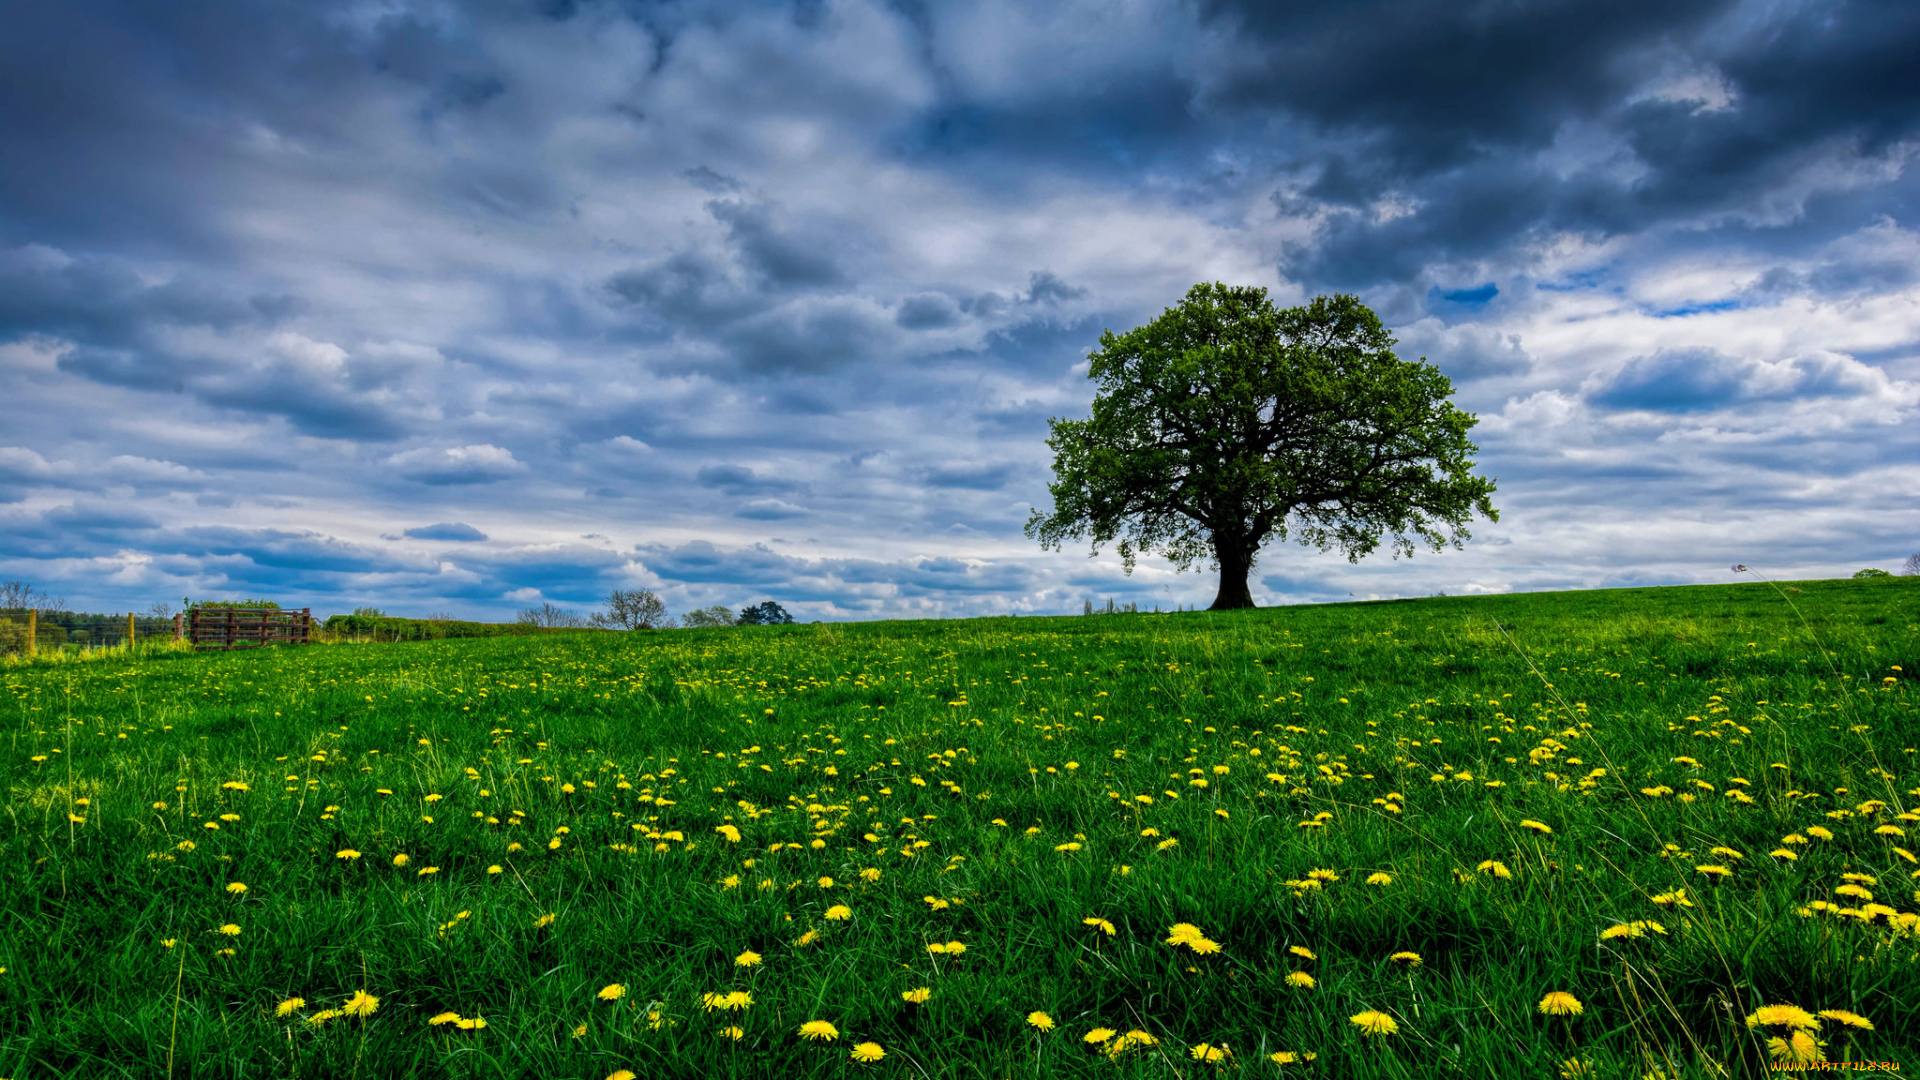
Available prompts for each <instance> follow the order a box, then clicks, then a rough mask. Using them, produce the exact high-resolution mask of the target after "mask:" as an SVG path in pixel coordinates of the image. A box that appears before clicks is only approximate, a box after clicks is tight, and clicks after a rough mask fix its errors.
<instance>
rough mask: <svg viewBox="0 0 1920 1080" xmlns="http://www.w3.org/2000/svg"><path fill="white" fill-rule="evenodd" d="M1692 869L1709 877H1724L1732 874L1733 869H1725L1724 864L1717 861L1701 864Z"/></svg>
mask: <svg viewBox="0 0 1920 1080" xmlns="http://www.w3.org/2000/svg"><path fill="white" fill-rule="evenodd" d="M1694 869H1695V870H1698V871H1700V872H1701V873H1703V874H1705V875H1707V876H1708V877H1710V878H1725V877H1732V876H1733V871H1731V870H1729V869H1727V868H1726V867H1724V866H1720V865H1718V864H1717V863H1706V864H1704V865H1701V866H1696V867H1694Z"/></svg>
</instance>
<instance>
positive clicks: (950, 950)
mask: <svg viewBox="0 0 1920 1080" xmlns="http://www.w3.org/2000/svg"><path fill="white" fill-rule="evenodd" d="M966 952H967V946H966V943H965V942H961V941H949V942H947V955H948V956H964V955H966Z"/></svg>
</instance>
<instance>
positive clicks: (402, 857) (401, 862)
mask: <svg viewBox="0 0 1920 1080" xmlns="http://www.w3.org/2000/svg"><path fill="white" fill-rule="evenodd" d="M393 865H395V866H405V865H407V853H406V852H404V851H403V852H401V853H400V854H398V855H395V856H394V857H393Z"/></svg>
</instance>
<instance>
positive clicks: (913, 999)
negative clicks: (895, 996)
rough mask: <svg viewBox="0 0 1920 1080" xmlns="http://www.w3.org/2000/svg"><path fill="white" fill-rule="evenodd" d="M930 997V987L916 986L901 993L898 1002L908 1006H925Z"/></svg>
mask: <svg viewBox="0 0 1920 1080" xmlns="http://www.w3.org/2000/svg"><path fill="white" fill-rule="evenodd" d="M932 996H933V988H932V987H930V986H916V987H914V988H913V989H911V990H903V991H901V993H900V1000H901V1001H904V1002H906V1003H908V1004H909V1005H925V1004H926V1003H927V999H928V998H930V997H932Z"/></svg>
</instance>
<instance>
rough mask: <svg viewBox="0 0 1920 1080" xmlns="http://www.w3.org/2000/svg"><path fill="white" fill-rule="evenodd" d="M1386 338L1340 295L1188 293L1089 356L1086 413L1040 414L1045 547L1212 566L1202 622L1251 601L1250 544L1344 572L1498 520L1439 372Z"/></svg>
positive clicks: (1037, 531)
mask: <svg viewBox="0 0 1920 1080" xmlns="http://www.w3.org/2000/svg"><path fill="white" fill-rule="evenodd" d="M1393 344H1394V341H1393V336H1392V335H1391V334H1390V333H1388V331H1387V329H1386V327H1384V326H1383V325H1381V323H1380V320H1379V318H1378V317H1377V316H1375V315H1374V313H1373V312H1372V311H1371V310H1369V309H1368V308H1367V307H1366V305H1364V304H1362V303H1361V302H1360V301H1359V300H1358V299H1357V298H1355V297H1352V296H1345V295H1336V296H1322V297H1318V298H1316V299H1314V300H1313V301H1312V302H1311V303H1309V304H1307V305H1305V306H1303V307H1293V308H1286V309H1280V308H1276V307H1275V306H1274V304H1273V302H1272V301H1271V300H1269V299H1268V298H1267V292H1266V290H1265V289H1261V288H1241V287H1229V286H1226V285H1221V284H1217V283H1216V284H1206V283H1202V284H1199V285H1195V286H1194V287H1193V288H1192V289H1191V290H1189V291H1188V292H1187V296H1186V299H1185V300H1184V301H1183V302H1182V303H1181V304H1180V305H1179V306H1178V307H1173V308H1168V309H1167V310H1166V311H1165V312H1164V313H1163V314H1161V316H1160V317H1159V318H1157V319H1155V320H1153V321H1152V322H1150V323H1148V324H1146V325H1145V326H1140V327H1136V328H1135V329H1133V330H1129V331H1128V332H1126V333H1125V334H1118V335H1116V334H1114V333H1113V332H1111V331H1107V332H1105V333H1102V334H1101V335H1100V347H1099V349H1097V350H1095V351H1094V352H1092V353H1090V354H1089V355H1088V357H1087V359H1088V360H1089V362H1090V366H1089V368H1088V371H1087V376H1088V378H1090V379H1092V380H1094V381H1095V382H1096V383H1097V384H1098V389H1097V390H1096V391H1095V393H1094V400H1093V414H1092V416H1090V417H1089V418H1087V419H1085V420H1071V419H1061V418H1055V419H1053V420H1051V421H1049V426H1050V428H1051V430H1052V435H1051V437H1050V438H1048V440H1047V445H1048V446H1049V447H1050V448H1052V450H1053V452H1054V460H1053V471H1054V482H1053V483H1052V484H1050V485H1048V491H1049V492H1050V493H1051V494H1052V496H1053V511H1052V513H1042V512H1041V511H1039V510H1037V509H1036V510H1034V511H1033V516H1032V518H1031V519H1029V520H1028V522H1027V527H1026V531H1027V535H1028V536H1031V537H1033V538H1035V539H1037V540H1039V541H1040V543H1041V545H1042V546H1044V547H1048V548H1059V547H1060V546H1061V545H1062V544H1063V543H1065V542H1066V541H1068V540H1078V539H1082V538H1085V539H1088V540H1090V541H1091V542H1092V545H1093V550H1094V552H1095V553H1096V554H1098V552H1099V550H1100V548H1101V546H1102V545H1103V544H1108V543H1114V544H1116V547H1117V549H1118V551H1119V553H1120V557H1121V560H1122V562H1123V563H1124V565H1125V566H1126V569H1127V571H1128V572H1129V573H1131V572H1132V570H1133V567H1134V565H1135V562H1136V560H1137V559H1138V557H1139V556H1140V555H1141V554H1145V553H1158V554H1160V555H1162V556H1164V557H1166V558H1167V559H1169V560H1170V561H1172V562H1173V563H1174V565H1175V566H1176V567H1178V568H1180V569H1183V570H1184V569H1186V568H1188V567H1189V566H1191V565H1192V564H1193V563H1194V562H1196V561H1198V560H1202V559H1205V560H1209V561H1210V562H1211V563H1212V564H1213V565H1215V566H1217V567H1218V568H1219V570H1220V589H1219V593H1218V595H1217V596H1216V597H1215V599H1214V602H1213V608H1214V609H1215V610H1222V609H1229V608H1242V607H1252V606H1253V597H1252V594H1251V592H1250V591H1249V589H1248V587H1247V578H1248V575H1249V574H1250V573H1251V572H1252V570H1253V566H1254V562H1255V560H1256V558H1257V556H1258V554H1259V551H1260V548H1261V546H1262V545H1263V544H1265V543H1266V542H1267V541H1268V540H1269V539H1272V538H1279V539H1285V538H1287V537H1289V536H1291V537H1293V538H1294V539H1295V540H1297V541H1299V542H1300V543H1302V544H1307V545H1311V546H1315V547H1318V548H1320V549H1321V550H1323V551H1324V550H1328V549H1338V550H1339V551H1341V552H1342V553H1343V554H1345V555H1346V556H1347V558H1348V559H1349V560H1352V561H1357V560H1358V559H1359V558H1360V557H1361V556H1363V555H1366V554H1368V553H1369V552H1371V551H1373V550H1374V549H1375V548H1377V547H1378V546H1379V545H1380V542H1381V540H1382V538H1383V537H1389V538H1390V541H1389V542H1390V544H1391V547H1392V550H1393V551H1394V552H1395V553H1396V554H1400V555H1411V554H1412V553H1413V550H1414V548H1415V547H1416V546H1418V545H1420V544H1425V545H1428V546H1430V547H1431V548H1432V549H1433V550H1436V551H1438V550H1440V549H1441V548H1443V547H1444V546H1446V545H1447V544H1449V543H1451V544H1452V545H1453V546H1455V547H1458V546H1460V544H1461V542H1462V541H1464V540H1465V539H1467V538H1468V537H1469V536H1470V533H1469V532H1468V530H1467V528H1466V525H1467V522H1468V521H1469V520H1470V519H1471V518H1472V516H1473V514H1474V513H1476V512H1478V513H1480V514H1483V515H1485V516H1486V517H1487V518H1489V519H1491V520H1496V521H1497V520H1499V515H1498V513H1497V512H1496V511H1495V510H1494V508H1493V504H1492V503H1491V502H1490V501H1489V499H1488V496H1490V495H1491V494H1492V493H1493V490H1494V483H1493V481H1492V480H1491V479H1488V478H1485V477H1480V476H1475V475H1473V474H1472V472H1471V471H1470V470H1471V468H1472V466H1473V454H1474V453H1475V452H1476V451H1477V449H1478V447H1476V446H1475V445H1474V444H1473V443H1472V442H1470V441H1469V440H1468V438H1467V432H1468V430H1469V429H1471V428H1472V427H1473V426H1474V424H1475V423H1477V422H1478V421H1477V420H1476V419H1475V417H1474V416H1472V415H1471V414H1469V413H1465V412H1462V411H1460V410H1459V409H1456V408H1454V407H1453V404H1452V403H1451V401H1449V398H1451V397H1452V394H1453V384H1452V383H1451V382H1450V381H1448V379H1447V377H1446V376H1445V375H1443V374H1441V373H1440V371H1439V369H1438V368H1435V367H1434V366H1432V365H1431V364H1428V363H1427V362H1426V361H1425V360H1424V359H1422V360H1419V361H1407V360H1401V359H1400V358H1399V357H1397V356H1395V355H1394V353H1393Z"/></svg>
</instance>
